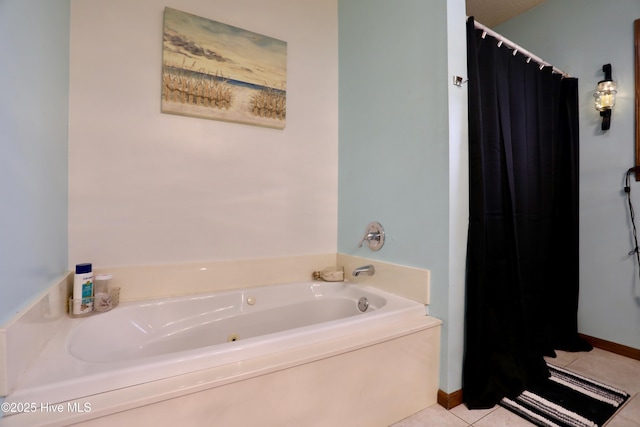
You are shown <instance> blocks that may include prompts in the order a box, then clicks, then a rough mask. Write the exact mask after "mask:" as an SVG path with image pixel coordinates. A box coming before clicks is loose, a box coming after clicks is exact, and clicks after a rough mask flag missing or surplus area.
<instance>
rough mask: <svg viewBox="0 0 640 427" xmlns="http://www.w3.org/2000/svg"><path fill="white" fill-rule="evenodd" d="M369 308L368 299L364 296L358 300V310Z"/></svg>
mask: <svg viewBox="0 0 640 427" xmlns="http://www.w3.org/2000/svg"><path fill="white" fill-rule="evenodd" d="M368 308H369V300H368V299H367V298H366V297H362V298H360V299H359V300H358V310H360V311H362V312H365V311H367V309H368Z"/></svg>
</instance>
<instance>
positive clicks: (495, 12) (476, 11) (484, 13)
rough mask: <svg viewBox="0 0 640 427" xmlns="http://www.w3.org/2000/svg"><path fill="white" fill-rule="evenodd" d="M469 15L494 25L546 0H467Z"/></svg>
mask: <svg viewBox="0 0 640 427" xmlns="http://www.w3.org/2000/svg"><path fill="white" fill-rule="evenodd" d="M466 1H467V16H473V17H474V18H475V20H476V21H477V22H480V23H481V24H484V25H486V26H487V27H494V26H496V25H498V24H501V23H503V22H505V21H508V20H509V19H511V18H513V17H514V16H517V15H520V14H521V13H523V12H526V11H527V10H529V9H531V8H533V7H536V6H538V5H539V4H542V3H544V2H545V1H546V0H466Z"/></svg>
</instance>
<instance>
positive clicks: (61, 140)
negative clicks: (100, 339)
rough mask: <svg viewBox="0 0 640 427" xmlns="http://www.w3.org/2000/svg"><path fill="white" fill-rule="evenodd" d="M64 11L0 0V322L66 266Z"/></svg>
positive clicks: (64, 7)
mask: <svg viewBox="0 0 640 427" xmlns="http://www.w3.org/2000/svg"><path fill="white" fill-rule="evenodd" d="M69 14H70V3H69V0H64V1H55V2H53V1H47V0H0V52H2V55H0V94H1V96H0V129H1V131H0V138H1V142H0V147H1V150H2V152H1V153H2V154H1V155H0V197H1V199H2V209H0V277H1V279H0V295H1V296H0V325H2V324H4V323H6V322H7V321H8V320H9V319H11V318H12V317H13V316H14V315H15V314H16V313H17V312H18V311H19V310H20V309H21V308H23V307H25V306H26V305H28V304H29V303H30V302H32V301H33V300H34V299H35V298H36V297H37V296H38V295H39V294H40V293H41V292H43V291H44V290H45V289H46V288H48V287H49V286H50V285H52V284H53V281H54V280H56V279H58V278H60V277H62V275H63V274H65V273H66V271H67V139H68V138H67V136H68V112H69V20H70V17H69Z"/></svg>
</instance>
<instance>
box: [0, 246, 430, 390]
mask: <svg viewBox="0 0 640 427" xmlns="http://www.w3.org/2000/svg"><path fill="white" fill-rule="evenodd" d="M365 264H373V265H374V266H375V268H376V273H375V275H373V276H361V277H353V276H351V272H352V271H353V269H354V268H356V267H359V266H361V265H365ZM331 265H342V266H344V267H345V278H346V280H347V281H349V282H353V283H356V284H362V285H366V286H372V287H375V288H378V289H380V290H383V291H386V292H390V293H393V294H396V295H399V296H402V297H405V298H409V299H412V300H414V301H418V302H420V303H422V304H428V303H429V280H430V273H429V270H426V269H418V268H413V267H407V266H402V265H398V264H392V263H387V262H382V261H378V260H372V259H367V258H362V257H356V256H352V255H346V254H336V253H332V254H312V255H300V256H286V257H266V258H257V259H243V260H217V261H203V262H190V263H179V264H162V265H142V266H120V267H112V268H105V267H101V266H100V265H99V264H98V263H95V264H94V272H95V273H96V274H100V273H107V272H108V273H111V274H113V280H112V282H111V285H112V286H118V287H120V288H121V293H120V300H121V301H135V300H144V299H151V298H164V297H172V296H179V295H191V294H199V293H207V292H217V291H227V290H232V289H240V288H247V287H254V286H267V285H272V284H279V283H293V282H305V281H308V280H310V279H311V275H312V272H313V271H315V270H320V269H322V268H324V267H327V266H331ZM72 288H73V274H72V272H71V271H69V272H67V273H66V274H65V275H64V276H63V277H61V278H60V279H59V280H57V281H55V282H54V283H52V285H51V286H50V288H49V289H48V290H47V291H46V292H44V293H43V294H41V295H40V296H39V297H38V298H36V300H35V301H34V302H33V303H32V304H31V305H30V306H28V307H26V308H25V309H23V310H21V311H19V312H18V313H17V314H16V316H15V317H14V318H13V319H12V320H10V321H9V322H8V323H7V324H5V325H4V326H3V327H1V328H0V397H2V396H7V395H8V394H9V393H11V392H12V390H13V389H14V388H15V387H16V385H17V383H18V381H19V379H20V377H21V376H22V374H23V373H24V372H25V370H26V369H27V367H28V365H29V363H31V361H33V360H34V359H35V358H36V357H37V356H38V354H39V353H40V351H41V350H42V349H43V348H44V346H45V345H46V343H47V341H48V340H49V338H50V337H51V336H52V335H53V333H54V331H55V330H56V329H57V327H58V325H59V320H60V319H61V318H62V317H64V316H66V315H67V314H66V312H67V310H66V301H67V298H68V297H69V296H70V295H71V290H72Z"/></svg>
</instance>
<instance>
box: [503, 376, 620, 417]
mask: <svg viewBox="0 0 640 427" xmlns="http://www.w3.org/2000/svg"><path fill="white" fill-rule="evenodd" d="M547 365H548V366H549V371H550V373H551V377H550V378H549V379H548V380H547V381H546V382H545V383H544V384H539V385H536V386H532V387H530V388H529V389H527V390H525V391H524V392H523V393H522V394H521V395H520V396H518V397H516V398H515V399H509V398H506V397H505V398H504V399H502V401H501V402H500V406H503V407H505V408H506V409H508V410H510V411H511V412H513V413H515V414H517V415H519V416H521V417H522V418H525V419H527V420H528V421H530V422H532V423H533V424H535V425H537V426H541V427H600V426H602V425H603V424H604V423H605V422H607V420H608V419H609V418H611V416H612V415H613V414H615V413H616V411H617V410H618V409H619V408H620V407H621V406H622V405H623V404H624V402H626V401H627V399H628V398H629V394H628V393H626V392H624V391H622V390H618V389H616V388H614V387H611V386H608V385H606V384H602V383H600V382H597V381H594V380H592V379H589V378H586V377H583V376H581V375H578V374H576V373H574V372H571V371H567V370H566V369H562V368H559V367H557V366H554V365H550V364H547Z"/></svg>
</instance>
